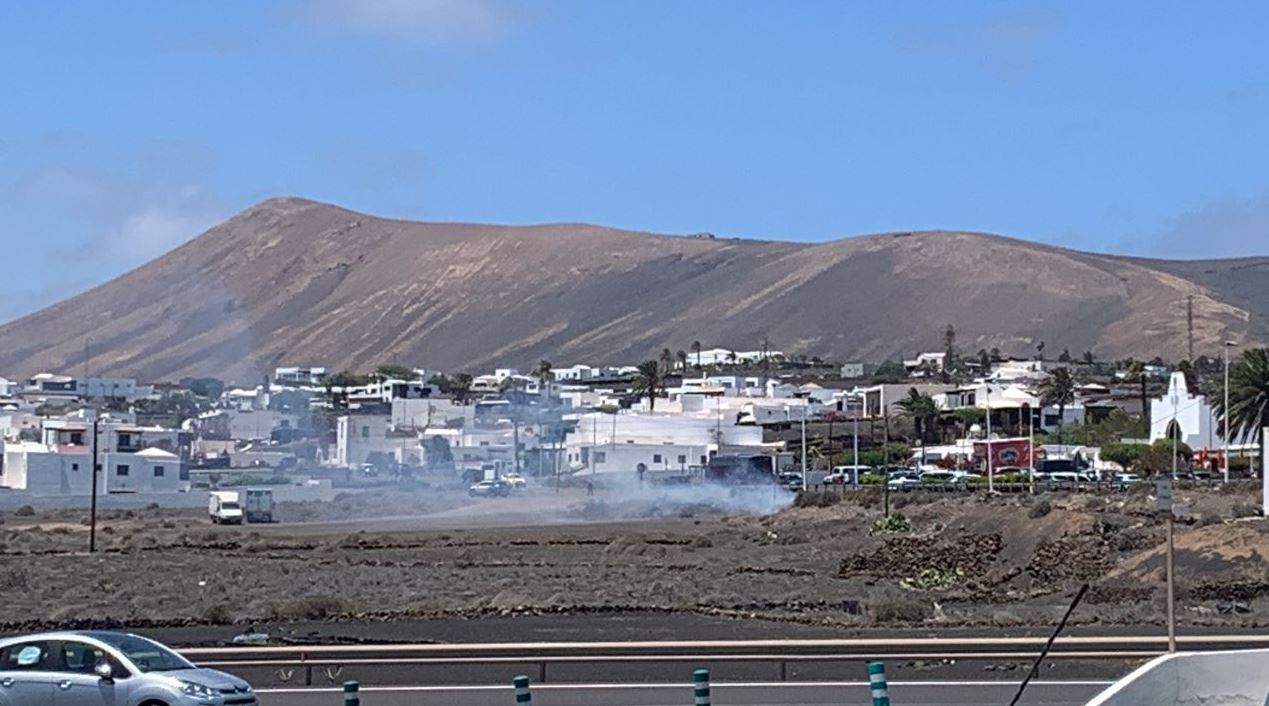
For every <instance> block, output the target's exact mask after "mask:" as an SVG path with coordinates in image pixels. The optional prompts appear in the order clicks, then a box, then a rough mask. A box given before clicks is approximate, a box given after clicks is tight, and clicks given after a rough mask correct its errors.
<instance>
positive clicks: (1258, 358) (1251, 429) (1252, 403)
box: [1211, 348, 1269, 443]
mask: <svg viewBox="0 0 1269 706" xmlns="http://www.w3.org/2000/svg"><path fill="white" fill-rule="evenodd" d="M1211 398H1212V400H1213V401H1212V409H1213V410H1214V411H1215V412H1216V418H1217V420H1218V422H1219V424H1220V428H1221V429H1222V430H1224V429H1225V400H1224V397H1223V396H1222V395H1212V396H1211ZM1266 421H1269V348H1252V349H1250V350H1248V351H1247V352H1246V353H1243V356H1242V358H1241V359H1240V360H1239V361H1238V362H1236V363H1233V364H1232V365H1230V367H1229V435H1230V436H1231V437H1232V438H1241V439H1243V440H1244V443H1245V442H1247V441H1250V442H1252V443H1259V441H1260V433H1261V427H1262V426H1263V425H1264V424H1265V423H1266Z"/></svg>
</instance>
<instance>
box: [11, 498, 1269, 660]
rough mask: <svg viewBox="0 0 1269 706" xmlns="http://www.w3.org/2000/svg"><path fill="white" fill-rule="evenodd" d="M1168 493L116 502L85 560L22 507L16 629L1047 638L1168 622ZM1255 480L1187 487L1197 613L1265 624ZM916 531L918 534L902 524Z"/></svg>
mask: <svg viewBox="0 0 1269 706" xmlns="http://www.w3.org/2000/svg"><path fill="white" fill-rule="evenodd" d="M1151 492H1152V491H1151V488H1150V487H1149V486H1147V485H1142V486H1139V487H1136V488H1133V489H1131V490H1128V491H1118V492H1104V493H1048V494H1044V495H1041V496H1036V497H1031V496H1028V495H1004V496H995V497H993V496H988V495H987V494H986V493H973V494H969V493H962V494H944V493H931V492H925V491H920V492H911V493H893V494H891V505H892V507H891V509H892V511H893V512H894V513H895V514H896V515H902V516H903V518H905V519H906V523H904V522H900V521H898V520H895V521H894V522H892V523H891V524H890V526H889V528H888V530H890V531H878V527H877V523H878V520H879V518H881V516H882V514H883V513H882V507H881V503H882V498H881V497H880V494H878V493H876V492H861V493H852V494H849V495H847V497H846V498H845V499H843V500H840V501H839V500H838V498H837V497H836V496H832V497H821V496H817V495H814V494H812V495H808V496H805V497H804V498H803V499H802V500H801V501H800V502H799V503H798V504H799V505H800V506H796V507H785V508H783V509H778V510H776V511H774V512H772V513H770V514H760V513H758V512H755V511H753V510H752V509H749V510H746V509H744V508H739V509H738V508H737V507H730V506H728V504H727V503H721V504H717V503H709V502H700V501H699V500H696V499H689V498H667V497H662V496H659V495H649V496H646V497H637V498H631V497H627V496H625V495H622V496H620V497H619V496H618V495H617V494H616V493H608V492H604V491H600V492H598V493H596V495H595V497H587V496H586V494H585V492H584V491H581V490H577V489H566V490H565V492H563V493H561V494H556V493H555V492H554V491H551V490H545V489H531V490H530V491H529V492H528V493H526V494H524V495H523V496H520V497H515V498H511V499H487V500H473V499H470V498H467V497H466V496H463V495H461V494H452V495H438V494H435V493H433V494H428V493H427V492H422V491H420V492H417V493H411V492H392V493H383V492H379V493H364V494H357V495H346V496H341V497H340V498H337V499H336V500H335V501H333V502H329V503H305V504H289V505H286V506H283V507H282V508H281V509H280V516H281V520H282V521H281V522H279V523H276V524H272V525H259V526H245V527H217V526H212V525H210V524H209V523H208V521H207V520H206V518H205V517H204V516H202V514H201V513H199V512H197V511H194V510H188V509H186V510H175V509H160V508H153V507H152V508H148V509H138V510H127V511H122V510H110V511H107V512H105V513H103V515H102V517H101V523H100V527H99V529H98V542H99V546H98V552H97V553H96V554H92V555H90V554H88V553H87V551H86V548H87V543H88V538H87V535H88V528H87V527H86V526H85V524H86V523H85V514H86V513H84V512H83V511H82V510H43V509H41V510H35V511H33V514H32V511H30V510H26V511H22V512H21V513H18V512H12V511H10V512H6V513H4V515H3V516H2V519H3V524H0V594H2V595H3V596H4V600H3V601H0V632H14V631H26V630H34V629H41V628H66V627H87V626H106V627H128V628H132V629H142V630H146V631H151V632H154V631H159V632H161V633H162V634H166V635H168V636H169V637H170V638H171V639H173V640H174V641H176V642H177V643H178V644H198V643H202V644H208V643H216V642H220V641H223V640H225V639H228V638H229V637H230V636H232V635H234V634H236V633H238V632H242V631H243V630H245V629H247V628H248V627H256V628H259V629H263V630H266V631H268V632H270V633H271V634H272V635H274V637H275V639H288V640H322V641H341V640H343V641H347V640H409V641H431V640H436V641H462V640H491V639H498V640H537V639H544V640H552V639H570V640H571V639H591V640H607V639H631V638H650V639H698V638H716V637H830V636H846V635H852V634H866V633H868V632H870V631H875V630H877V629H879V628H884V629H886V630H887V631H888V634H894V631H897V630H904V631H912V632H914V633H931V632H934V631H938V632H939V633H940V634H946V633H947V632H948V631H955V630H965V631H978V632H979V634H982V632H983V631H987V634H995V633H998V632H1001V631H1009V632H1025V633H1032V634H1040V633H1043V632H1044V631H1046V630H1048V629H1049V627H1050V626H1052V625H1053V624H1055V623H1056V622H1057V620H1058V619H1059V617H1060V616H1061V614H1062V613H1063V612H1064V610H1065V609H1066V607H1067V605H1068V604H1069V602H1070V600H1071V596H1072V594H1073V593H1074V592H1075V591H1076V590H1077V589H1078V587H1079V586H1080V585H1081V584H1083V583H1084V582H1088V583H1090V584H1091V590H1090V591H1089V593H1088V595H1087V598H1086V599H1085V601H1084V603H1083V604H1082V605H1081V606H1079V607H1078V609H1077V610H1076V611H1075V613H1074V615H1073V618H1072V626H1073V628H1072V629H1073V630H1075V631H1080V630H1085V631H1087V630H1097V631H1103V632H1107V631H1118V630H1132V629H1139V628H1141V626H1154V625H1160V624H1161V623H1162V615H1163V610H1164V606H1163V564H1164V559H1163V558H1164V553H1163V544H1164V531H1165V525H1164V522H1163V520H1161V519H1160V518H1159V516H1158V515H1157V514H1156V513H1155V512H1154V499H1153V498H1152V497H1151ZM1259 492H1260V491H1259V487H1258V486H1253V485H1231V486H1228V487H1224V488H1220V487H1206V488H1199V487H1195V488H1179V489H1178V491H1177V504H1178V506H1179V509H1180V510H1181V515H1180V518H1179V520H1178V523H1177V535H1176V548H1177V555H1176V561H1177V575H1178V586H1179V588H1178V591H1179V601H1180V610H1179V620H1180V622H1181V624H1182V626H1184V627H1185V629H1190V630H1209V631H1210V630H1226V629H1246V628H1255V627H1261V626H1264V625H1265V624H1267V623H1269V610H1267V609H1269V526H1267V524H1269V523H1266V521H1265V520H1263V519H1262V518H1259V517H1258V516H1257V510H1256V507H1257V506H1256V503H1257V501H1258V499H1259ZM905 525H906V526H905Z"/></svg>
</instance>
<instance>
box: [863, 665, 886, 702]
mask: <svg viewBox="0 0 1269 706" xmlns="http://www.w3.org/2000/svg"><path fill="white" fill-rule="evenodd" d="M868 685H869V686H870V687H872V706H890V689H889V687H887V686H886V665H885V663H884V662H869V663H868Z"/></svg>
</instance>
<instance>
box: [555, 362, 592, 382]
mask: <svg viewBox="0 0 1269 706" xmlns="http://www.w3.org/2000/svg"><path fill="white" fill-rule="evenodd" d="M603 373H604V371H603V369H602V368H593V367H591V366H589V365H572V366H569V367H567V368H552V369H551V377H553V378H554V379H555V381H556V382H583V381H586V380H592V379H594V378H597V377H601V376H602V375H603Z"/></svg>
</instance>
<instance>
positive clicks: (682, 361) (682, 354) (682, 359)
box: [674, 350, 687, 373]
mask: <svg viewBox="0 0 1269 706" xmlns="http://www.w3.org/2000/svg"><path fill="white" fill-rule="evenodd" d="M674 357H675V358H676V359H678V361H679V370H682V371H683V372H684V373H686V372H687V351H683V350H681V351H679V352H678V353H675V354H674Z"/></svg>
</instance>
